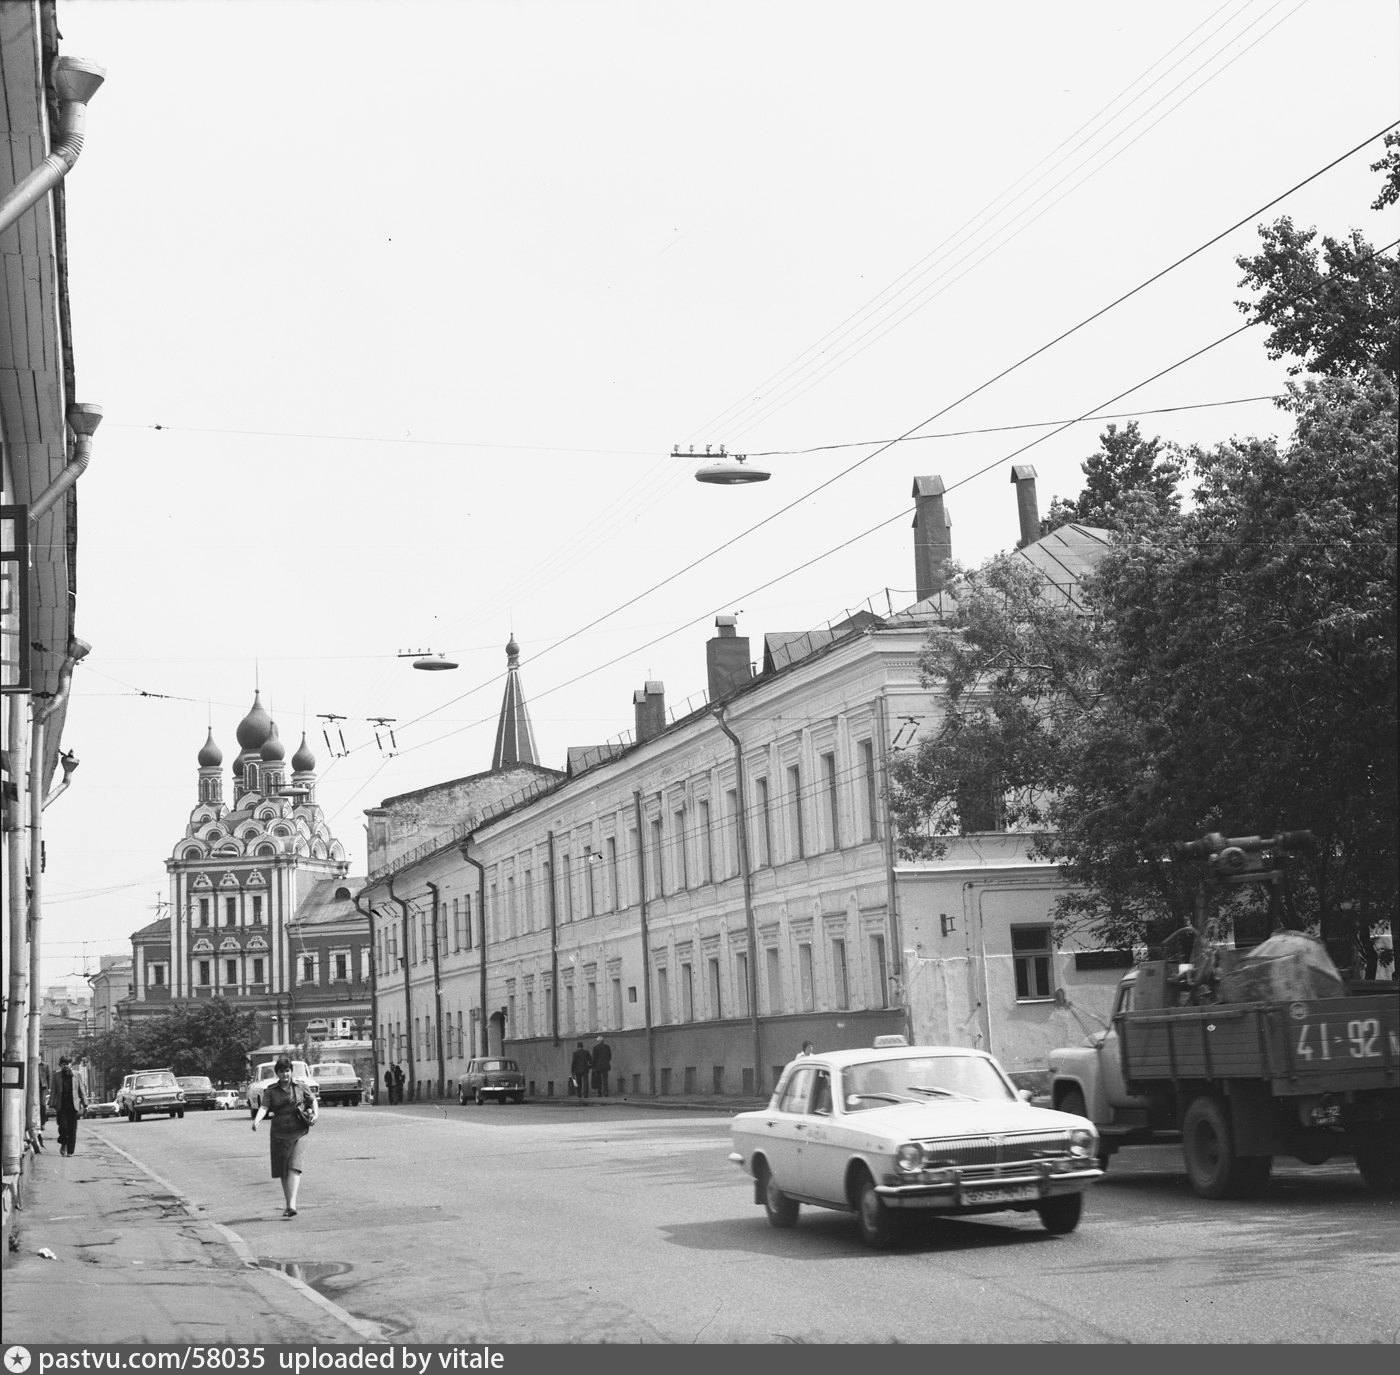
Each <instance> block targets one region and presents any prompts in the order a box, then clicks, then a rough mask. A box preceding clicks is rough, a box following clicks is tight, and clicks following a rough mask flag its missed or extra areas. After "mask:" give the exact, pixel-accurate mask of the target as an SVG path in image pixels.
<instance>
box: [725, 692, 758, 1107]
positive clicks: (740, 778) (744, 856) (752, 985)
mask: <svg viewBox="0 0 1400 1375" xmlns="http://www.w3.org/2000/svg"><path fill="white" fill-rule="evenodd" d="M714 717H715V724H716V725H717V726H718V727H719V728H720V730H722V731H723V732H724V733H725V734H726V735H727V736H728V737H729V738H730V740H731V741H733V744H734V788H735V795H736V797H737V799H738V803H739V817H738V823H739V824H738V826H737V828H736V829H737V830H738V832H739V874H740V877H741V878H742V879H743V882H744V926H745V929H746V930H747V931H748V935H749V989H748V993H749V1020H750V1022H751V1023H752V1025H753V1076H754V1078H753V1087H754V1092H755V1093H761V1092H762V1085H763V1040H762V1033H761V1031H760V1028H759V1024H758V928H757V926H756V925H755V923H754V915H753V876H752V874H751V873H750V870H749V814H748V804H747V802H746V800H745V795H744V747H743V746H742V745H741V744H740V743H739V737H738V736H737V735H735V734H734V732H733V731H732V730H730V728H729V723H728V722H727V721H726V720H725V719H724V708H723V707H722V706H718V707H716V708H715V711H714Z"/></svg>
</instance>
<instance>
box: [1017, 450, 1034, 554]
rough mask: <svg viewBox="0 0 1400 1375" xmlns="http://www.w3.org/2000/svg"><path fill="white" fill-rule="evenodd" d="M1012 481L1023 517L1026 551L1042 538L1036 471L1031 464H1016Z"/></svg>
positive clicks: (1019, 546)
mask: <svg viewBox="0 0 1400 1375" xmlns="http://www.w3.org/2000/svg"><path fill="white" fill-rule="evenodd" d="M1011 480H1012V482H1014V483H1015V484H1016V508H1017V510H1018V511H1019V512H1020V516H1021V542H1020V544H1018V545H1017V546H1016V548H1018V549H1024V548H1025V547H1026V545H1028V544H1034V543H1035V542H1036V540H1038V539H1039V538H1040V507H1039V505H1038V504H1037V502H1036V499H1035V469H1034V468H1033V467H1032V466H1031V465H1030V464H1029V463H1016V464H1013V465H1012V468H1011Z"/></svg>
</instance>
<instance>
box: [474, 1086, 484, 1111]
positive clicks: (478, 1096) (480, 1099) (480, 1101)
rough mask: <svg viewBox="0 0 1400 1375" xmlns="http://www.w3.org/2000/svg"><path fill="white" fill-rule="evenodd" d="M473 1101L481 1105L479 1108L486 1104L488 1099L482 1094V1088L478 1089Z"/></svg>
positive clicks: (478, 1105)
mask: <svg viewBox="0 0 1400 1375" xmlns="http://www.w3.org/2000/svg"><path fill="white" fill-rule="evenodd" d="M473 1101H474V1102H475V1103H476V1105H477V1107H479V1108H480V1107H483V1106H485V1103H486V1099H485V1098H483V1097H482V1096H481V1090H480V1089H477V1091H476V1095H475V1098H474V1099H473Z"/></svg>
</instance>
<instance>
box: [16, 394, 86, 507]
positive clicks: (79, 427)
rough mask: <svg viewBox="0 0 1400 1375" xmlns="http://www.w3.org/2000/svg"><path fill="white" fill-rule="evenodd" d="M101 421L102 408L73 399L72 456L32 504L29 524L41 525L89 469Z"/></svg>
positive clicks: (70, 423)
mask: <svg viewBox="0 0 1400 1375" xmlns="http://www.w3.org/2000/svg"><path fill="white" fill-rule="evenodd" d="M101 423H102V407H101V406H94V405H92V403H91V402H87V401H83V402H74V403H73V405H71V406H69V407H68V428H69V429H70V430H72V431H73V457H72V458H70V459H69V460H68V462H67V464H66V465H65V466H64V469H63V471H62V472H61V473H59V475H58V476H57V477H56V478H54V480H53V481H52V482H51V483H49V485H48V486H47V487H45V488H44V490H43V491H42V492H41V493H40V494H39V495H38V496H37V497H35V498H34V500H33V501H31V502H30V503H29V524H30V526H31V527H33V526H35V525H38V523H39V521H40V520H42V519H43V517H44V516H46V515H47V514H48V513H49V510H50V509H51V508H52V507H53V505H54V503H55V502H56V501H57V500H58V499H59V497H61V496H62V495H63V494H64V493H65V492H66V491H67V490H68V489H69V488H70V487H71V486H72V485H73V484H74V483H75V482H77V480H78V479H79V478H80V477H82V475H83V474H84V473H85V472H86V471H87V466H88V464H89V463H90V462H91V461H92V436H93V434H94V433H95V432H96V430H97V427H98V426H99V425H100V424H101Z"/></svg>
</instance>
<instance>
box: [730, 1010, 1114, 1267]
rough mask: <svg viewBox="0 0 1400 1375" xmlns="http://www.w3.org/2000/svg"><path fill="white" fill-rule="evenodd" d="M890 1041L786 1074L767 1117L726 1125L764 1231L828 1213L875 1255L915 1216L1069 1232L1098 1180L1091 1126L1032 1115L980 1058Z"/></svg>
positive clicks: (817, 1058)
mask: <svg viewBox="0 0 1400 1375" xmlns="http://www.w3.org/2000/svg"><path fill="white" fill-rule="evenodd" d="M903 1040H904V1038H903V1037H883V1036H882V1037H880V1038H879V1039H878V1040H877V1041H876V1045H875V1048H873V1049H870V1050H841V1051H835V1052H832V1053H831V1054H826V1055H809V1056H804V1057H802V1058H801V1059H797V1060H794V1061H793V1062H792V1063H791V1064H789V1065H788V1067H787V1068H786V1069H785V1070H784V1071H783V1073H782V1076H781V1078H780V1079H779V1080H778V1086H777V1088H776V1089H775V1090H774V1093H773V1097H772V1100H771V1101H770V1102H769V1104H768V1106H767V1107H766V1108H764V1109H763V1110H762V1111H760V1112H742V1113H739V1114H738V1116H736V1117H735V1118H734V1120H733V1122H732V1123H731V1125H730V1135H731V1139H732V1141H733V1144H734V1152H733V1154H731V1155H730V1157H729V1158H730V1160H732V1161H733V1162H734V1163H735V1164H736V1165H738V1166H739V1167H740V1168H741V1169H742V1170H743V1171H744V1173H745V1174H747V1175H749V1176H750V1177H751V1178H752V1180H753V1191H754V1202H755V1203H761V1204H762V1205H763V1207H764V1210H765V1211H766V1212H767V1214H768V1221H769V1222H770V1223H772V1225H773V1226H774V1227H791V1226H793V1225H794V1223H796V1221H797V1214H798V1208H799V1206H800V1205H801V1204H803V1203H809V1204H813V1205H815V1206H817V1207H820V1208H836V1209H840V1210H842V1211H845V1212H851V1213H854V1214H855V1215H856V1219H857V1221H858V1222H859V1224H860V1230H861V1235H862V1236H863V1237H864V1238H865V1240H866V1242H867V1243H868V1244H870V1245H871V1246H875V1247H886V1246H889V1245H892V1244H893V1243H894V1242H895V1241H896V1240H897V1239H898V1238H899V1236H900V1234H901V1232H902V1231H903V1230H904V1224H905V1223H906V1222H907V1221H908V1219H909V1218H910V1217H911V1215H912V1214H914V1213H916V1212H923V1213H931V1214H934V1215H935V1216H939V1217H953V1216H967V1215H969V1214H979V1213H994V1212H1003V1211H1007V1210H1010V1211H1013V1212H1031V1211H1033V1212H1035V1213H1037V1214H1038V1215H1039V1217H1040V1221H1041V1225H1042V1226H1043V1227H1044V1228H1045V1229H1046V1231H1048V1232H1055V1233H1064V1232H1072V1231H1073V1230H1074V1229H1075V1227H1077V1226H1078V1225H1079V1218H1080V1213H1081V1211H1082V1209H1083V1204H1084V1191H1085V1190H1086V1189H1087V1188H1088V1186H1089V1185H1090V1184H1092V1183H1093V1182H1094V1181H1095V1180H1097V1179H1100V1178H1102V1176H1103V1171H1102V1170H1101V1169H1100V1168H1099V1163H1098V1159H1097V1157H1098V1152H1099V1138H1098V1133H1097V1132H1096V1131H1095V1130H1094V1126H1093V1124H1092V1123H1091V1122H1089V1121H1087V1120H1086V1119H1085V1118H1083V1117H1077V1116H1074V1115H1073V1114H1070V1113H1065V1112H1052V1111H1050V1110H1049V1109H1047V1108H1035V1107H1032V1106H1031V1105H1030V1104H1029V1103H1028V1102H1026V1101H1025V1095H1023V1094H1020V1093H1018V1092H1017V1090H1016V1087H1015V1085H1013V1084H1012V1082H1011V1080H1010V1079H1009V1078H1008V1077H1007V1075H1006V1072H1005V1071H1004V1070H1003V1069H1002V1067H1001V1066H1000V1065H999V1064H998V1063H997V1062H996V1061H995V1060H994V1059H993V1058H992V1057H991V1056H990V1055H988V1054H986V1053H985V1052H984V1051H980V1050H968V1049H965V1048H962V1047H954V1046H909V1045H905V1044H903ZM891 1041H893V1042H896V1043H897V1044H895V1045H890V1044H888V1043H889V1042H891Z"/></svg>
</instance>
